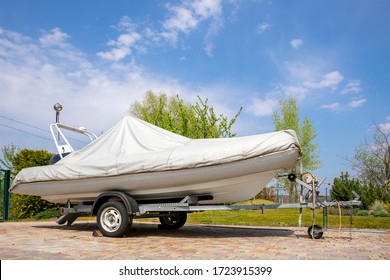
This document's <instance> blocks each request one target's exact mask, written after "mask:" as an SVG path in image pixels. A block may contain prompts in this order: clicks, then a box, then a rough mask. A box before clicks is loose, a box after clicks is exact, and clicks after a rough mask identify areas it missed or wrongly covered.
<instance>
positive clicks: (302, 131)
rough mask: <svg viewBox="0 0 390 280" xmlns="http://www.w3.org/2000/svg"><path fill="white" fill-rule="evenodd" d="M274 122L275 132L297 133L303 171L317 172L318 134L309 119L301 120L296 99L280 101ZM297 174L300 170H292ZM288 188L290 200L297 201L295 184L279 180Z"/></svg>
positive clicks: (318, 161) (274, 115)
mask: <svg viewBox="0 0 390 280" xmlns="http://www.w3.org/2000/svg"><path fill="white" fill-rule="evenodd" d="M272 122H273V124H274V126H275V130H276V131H279V130H286V129H292V130H294V131H295V132H296V133H297V137H298V140H299V143H300V146H301V150H302V158H301V164H302V167H303V170H302V171H305V170H306V171H307V170H316V169H318V168H319V167H320V165H321V161H320V160H319V152H318V147H317V145H316V144H315V143H314V139H315V138H316V136H317V134H316V132H315V129H314V127H313V124H312V122H311V121H310V119H309V118H307V117H305V118H303V120H302V121H300V118H299V107H298V105H297V102H296V100H295V99H294V98H288V99H286V100H280V101H279V111H274V112H273V114H272ZM291 172H293V173H295V174H298V175H299V174H300V172H301V170H300V168H298V167H297V168H295V169H294V170H291ZM279 180H281V181H282V183H283V184H284V185H285V186H287V189H288V192H289V196H290V200H292V201H295V200H296V198H297V196H298V193H297V190H296V188H295V183H294V182H289V181H287V180H285V179H279Z"/></svg>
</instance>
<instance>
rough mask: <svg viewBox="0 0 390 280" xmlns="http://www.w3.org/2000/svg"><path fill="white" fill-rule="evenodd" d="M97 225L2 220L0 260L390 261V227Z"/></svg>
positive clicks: (0, 224) (83, 222) (80, 222)
mask: <svg viewBox="0 0 390 280" xmlns="http://www.w3.org/2000/svg"><path fill="white" fill-rule="evenodd" d="M95 230H96V223H95V222H93V221H90V222H86V221H79V222H76V223H74V224H73V225H72V226H71V227H67V226H59V225H56V224H55V222H54V221H48V222H3V223H0V259H2V260H16V259H45V260H46V259H75V260H81V259H88V260H96V259H113V260H123V259H140V260H146V259H148V260H156V259H164V260H173V259H195V260H204V259H224V260H226V259H252V260H254V259H264V260H285V259H288V260H300V259H304V260H312V259H314V260H328V259H329V260H340V259H342V260H343V259H348V260H350V259H355V260H370V259H375V260H381V259H382V260H383V259H386V260H390V231H389V230H356V229H354V230H353V232H352V240H350V232H349V230H348V229H344V230H341V231H340V232H339V231H338V230H337V229H331V230H328V231H327V232H325V233H324V236H323V238H322V239H319V240H312V239H309V238H308V237H307V234H306V230H307V229H306V228H267V227H230V226H229V227H228V226H205V225H185V226H184V227H183V228H182V229H180V230H164V229H158V228H157V224H151V223H150V224H148V223H139V222H136V223H134V225H133V228H132V230H131V235H130V236H128V237H124V238H107V237H94V236H93V232H94V231H95Z"/></svg>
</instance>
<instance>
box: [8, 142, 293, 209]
mask: <svg viewBox="0 0 390 280" xmlns="http://www.w3.org/2000/svg"><path fill="white" fill-rule="evenodd" d="M299 156H300V152H299V150H298V149H291V150H286V151H281V152H276V153H272V154H267V155H263V156H259V157H255V158H250V159H246V160H240V161H236V162H230V163H225V164H219V165H213V166H207V167H199V168H192V169H181V170H173V171H163V172H147V173H136V174H129V175H119V176H107V177H99V178H89V179H76V180H62V181H56V180H53V181H48V182H33V183H24V184H19V185H18V186H16V187H15V188H14V189H12V192H13V193H20V194H26V195H35V196H40V197H41V198H43V199H45V200H47V201H50V202H54V203H59V204H65V203H66V202H67V201H71V203H73V204H81V203H88V202H93V201H94V200H95V199H96V198H97V197H98V196H99V195H100V194H101V193H103V192H107V191H120V192H125V193H128V194H129V195H131V196H132V197H133V198H134V199H136V200H138V201H141V200H161V199H171V198H180V197H184V196H187V195H197V196H208V197H210V200H205V201H199V204H220V203H232V202H240V201H244V200H248V199H251V198H253V197H254V196H255V195H256V194H258V193H259V192H260V191H261V189H262V188H264V187H265V186H266V185H267V184H268V183H269V182H270V181H271V180H272V178H273V177H274V176H275V175H276V173H277V172H278V171H279V170H281V169H290V168H293V167H294V166H295V165H296V162H297V161H298V159H299Z"/></svg>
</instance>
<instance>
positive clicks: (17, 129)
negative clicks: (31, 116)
mask: <svg viewBox="0 0 390 280" xmlns="http://www.w3.org/2000/svg"><path fill="white" fill-rule="evenodd" d="M0 125H1V126H4V127H7V128H10V129H13V130H16V131H19V132H23V133H26V134H29V135H32V136H35V137H39V138H42V139H45V140H48V141H50V142H51V141H53V139H49V138H47V137H44V136H40V135H38V134H35V133H31V132H28V131H25V130H22V129H19V128H15V127H12V126H9V125H6V124H2V123H0Z"/></svg>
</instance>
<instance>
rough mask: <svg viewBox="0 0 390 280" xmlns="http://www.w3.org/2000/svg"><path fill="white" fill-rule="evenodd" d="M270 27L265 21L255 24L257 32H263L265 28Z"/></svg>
mask: <svg viewBox="0 0 390 280" xmlns="http://www.w3.org/2000/svg"><path fill="white" fill-rule="evenodd" d="M270 27H271V24H269V23H267V22H263V23H261V24H259V25H258V26H257V29H256V32H257V33H258V34H262V33H264V32H265V31H266V30H267V29H269V28H270Z"/></svg>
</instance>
